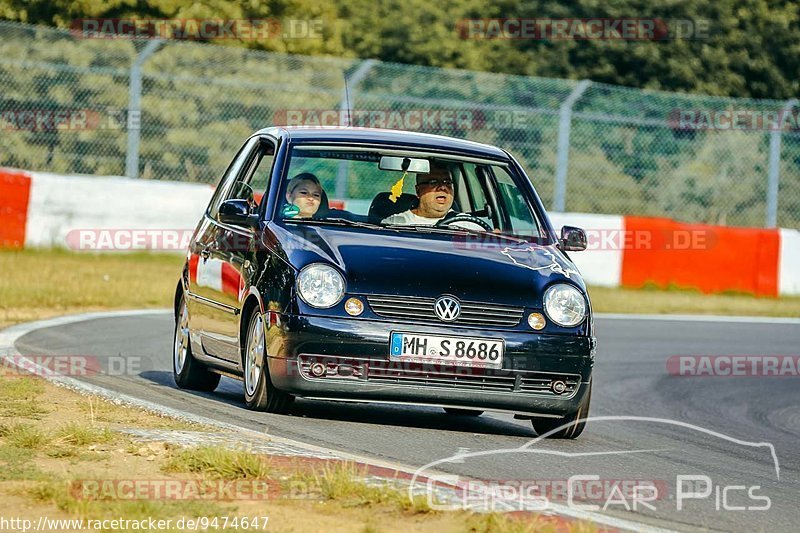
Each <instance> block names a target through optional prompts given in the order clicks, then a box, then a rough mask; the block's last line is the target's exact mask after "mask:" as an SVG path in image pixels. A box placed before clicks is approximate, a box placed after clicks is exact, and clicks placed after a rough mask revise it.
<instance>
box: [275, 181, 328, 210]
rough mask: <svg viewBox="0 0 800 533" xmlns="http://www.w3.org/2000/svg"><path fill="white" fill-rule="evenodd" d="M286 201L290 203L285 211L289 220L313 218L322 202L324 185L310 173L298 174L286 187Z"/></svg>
mask: <svg viewBox="0 0 800 533" xmlns="http://www.w3.org/2000/svg"><path fill="white" fill-rule="evenodd" d="M286 201H287V202H288V203H289V205H288V206H287V209H284V214H285V216H286V217H287V218H311V217H313V216H314V215H315V214H317V211H318V210H319V206H320V203H321V202H322V185H320V183H319V179H317V177H316V176H315V175H314V174H312V173H310V172H303V173H302V174H298V175H297V176H295V177H294V178H292V179H291V180H290V181H289V184H288V185H287V186H286ZM292 206H294V208H293V207H292Z"/></svg>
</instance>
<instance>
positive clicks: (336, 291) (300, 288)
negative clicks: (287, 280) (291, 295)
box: [297, 263, 344, 309]
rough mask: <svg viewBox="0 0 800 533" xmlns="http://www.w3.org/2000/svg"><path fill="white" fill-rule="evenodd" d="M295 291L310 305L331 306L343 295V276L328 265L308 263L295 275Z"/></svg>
mask: <svg viewBox="0 0 800 533" xmlns="http://www.w3.org/2000/svg"><path fill="white" fill-rule="evenodd" d="M297 293H298V294H299V295H300V298H302V299H303V301H304V302H305V303H307V304H308V305H310V306H311V307H319V308H323V309H324V308H328V307H333V306H334V305H336V304H337V303H339V300H341V299H342V296H344V278H342V275H341V274H339V272H338V271H337V270H336V269H335V268H333V267H330V266H328V265H324V264H322V263H314V264H311V265H308V266H307V267H305V268H304V269H303V270H301V271H300V274H298V276H297Z"/></svg>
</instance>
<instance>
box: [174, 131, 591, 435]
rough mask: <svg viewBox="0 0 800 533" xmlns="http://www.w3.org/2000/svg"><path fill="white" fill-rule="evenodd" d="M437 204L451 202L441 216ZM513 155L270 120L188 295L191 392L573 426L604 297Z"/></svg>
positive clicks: (441, 140) (231, 190)
mask: <svg viewBox="0 0 800 533" xmlns="http://www.w3.org/2000/svg"><path fill="white" fill-rule="evenodd" d="M440 215H441V216H440ZM585 248H586V235H585V233H584V232H583V231H582V230H581V229H579V228H573V227H567V226H565V227H563V228H562V229H561V232H560V234H558V235H556V234H555V232H554V230H553V227H552V226H551V223H550V221H549V220H548V217H547V215H546V213H545V209H544V207H543V205H542V202H541V200H540V199H539V197H538V195H537V194H536V191H535V189H534V187H533V185H532V183H531V181H530V180H529V179H528V177H527V176H526V175H525V172H524V171H523V169H522V168H521V166H520V165H519V164H518V163H517V161H516V160H515V159H514V158H513V157H512V156H511V155H510V154H509V153H508V152H506V151H504V150H501V149H499V148H496V147H493V146H488V145H484V144H478V143H475V142H469V141H465V140H458V139H453V138H448V137H442V136H436V135H427V134H421V133H411V132H403V131H389V130H376V129H350V128H302V127H297V128H289V127H286V128H278V127H275V128H268V129H264V130H261V131H259V132H257V133H255V134H254V135H252V136H251V137H250V138H249V139H248V140H247V141H246V142H245V143H244V146H243V147H242V148H241V149H240V150H239V152H238V154H236V156H235V157H234V158H233V161H232V162H231V164H230V166H229V167H228V169H227V171H226V172H225V173H224V175H223V176H222V179H221V181H220V182H219V185H218V186H217V188H216V190H215V192H214V194H213V197H212V199H211V202H210V204H209V205H208V209H207V210H206V212H205V213H204V214H203V216H202V218H201V220H200V221H199V223H198V225H197V228H196V230H195V232H194V235H193V238H192V240H191V244H190V247H189V250H188V253H187V257H186V263H185V267H184V269H183V273H182V275H181V278H180V281H179V283H178V284H177V290H176V293H175V299H174V309H175V337H174V350H173V369H174V377H175V381H176V383H177V385H178V386H179V387H182V388H187V389H195V390H204V391H213V390H214V389H215V388H216V387H217V385H218V383H219V380H220V376H221V375H226V376H230V377H234V378H237V379H240V380H242V381H243V382H244V399H245V403H246V405H247V407H248V408H250V409H256V410H265V411H269V412H274V413H286V412H288V410H289V409H290V405H291V402H292V400H293V399H294V397H297V396H299V397H306V398H314V399H325V400H346V401H357V402H389V403H396V404H407V405H409V406H414V405H426V406H438V407H441V408H444V410H445V411H447V412H448V413H450V414H452V415H456V416H477V415H480V414H481V413H482V412H483V411H486V410H489V411H501V412H510V413H513V414H515V415H516V416H517V417H518V418H523V419H530V420H531V421H532V424H533V427H534V430H535V431H536V432H537V433H539V434H543V433H550V435H549V436H551V437H556V438H575V437H577V436H578V435H579V434H580V433H581V432H582V431H583V428H584V423H583V418H585V417H586V416H587V415H588V410H589V403H590V398H591V388H592V366H593V361H594V353H595V345H596V343H595V337H594V331H593V329H594V327H593V322H592V313H591V306H590V302H589V297H588V294H587V291H586V287H585V285H584V282H583V280H582V279H581V276H580V274H579V272H578V270H577V268H576V267H575V265H574V264H573V263H572V261H571V260H570V258H569V256H568V255H567V252H569V251H579V250H583V249H585Z"/></svg>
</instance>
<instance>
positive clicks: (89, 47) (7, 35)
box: [0, 0, 800, 227]
mask: <svg viewBox="0 0 800 533" xmlns="http://www.w3.org/2000/svg"><path fill="white" fill-rule="evenodd" d="M606 4H608V3H601V2H597V1H596V0H580V1H578V2H577V3H573V4H571V5H569V6H567V5H562V4H561V3H556V2H546V1H539V2H534V3H525V4H524V5H523V4H522V3H520V2H512V1H506V2H500V3H496V4H493V5H491V6H486V5H484V4H483V3H478V2H477V0H464V1H461V2H452V1H445V2H440V3H431V2H423V1H421V0H410V1H405V2H399V1H397V0H390V1H388V2H381V3H372V2H368V1H367V0H354V1H352V2H344V0H336V1H335V2H333V3H328V4H325V5H316V4H314V3H313V2H310V0H294V1H281V2H275V1H269V2H265V3H242V4H231V3H226V2H221V1H207V2H203V3H195V4H189V3H184V2H178V1H175V0H161V1H150V2H144V1H141V2H130V1H120V0H117V1H111V2H107V3H104V4H100V3H95V2H76V1H74V0H56V1H54V2H40V1H34V2H23V1H22V0H0V17H5V18H8V19H13V20H24V21H30V22H40V23H46V24H54V25H58V26H61V27H68V26H70V23H71V21H72V20H74V19H78V18H81V17H107V18H112V17H113V18H120V17H138V18H143V17H152V18H161V17H167V18H204V17H210V18H229V19H233V18H275V19H280V20H289V19H310V18H319V19H322V20H323V22H324V24H323V32H322V36H321V37H318V38H309V39H282V38H275V39H267V40H263V41H247V40H246V41H236V40H222V41H217V42H215V43H213V44H202V43H193V42H176V41H171V42H169V43H167V44H165V45H164V46H162V47H161V48H160V49H159V50H158V51H157V52H156V53H155V54H154V55H153V56H152V57H151V58H150V59H149V60H148V61H147V62H146V64H145V65H144V69H143V90H142V116H141V144H140V166H139V175H140V177H142V178H146V179H167V180H180V181H194V182H202V183H209V184H213V183H216V182H217V181H218V180H219V178H220V176H221V175H222V173H223V172H224V170H225V168H226V167H227V165H228V163H229V162H230V159H231V157H232V156H233V154H235V153H236V151H237V150H238V148H239V147H240V146H241V143H242V141H243V140H244V139H245V138H246V137H247V136H248V135H249V134H250V133H251V132H253V131H255V130H257V129H260V128H262V127H265V126H269V125H273V124H282V123H285V119H286V115H287V110H288V111H291V110H295V111H300V112H303V111H306V110H336V109H338V108H339V105H340V101H341V99H342V85H343V84H342V79H343V74H348V75H352V74H353V73H354V72H355V70H356V69H357V68H358V67H359V66H360V65H361V64H362V62H361V61H360V60H356V59H352V57H356V56H358V57H376V58H380V59H382V60H384V61H398V62H405V63H414V64H415V65H416V66H410V65H402V64H398V63H391V62H379V63H376V64H374V65H373V66H372V67H371V69H369V70H368V71H366V73H365V75H364V77H363V78H362V79H361V80H360V81H359V82H355V83H354V84H351V87H350V93H351V102H352V105H353V108H354V109H355V110H357V111H364V110H367V111H371V110H378V111H380V112H395V113H397V114H399V115H400V116H407V115H408V114H409V113H411V112H441V111H444V112H458V113H465V114H466V116H468V117H469V120H467V121H466V122H465V123H456V124H448V125H442V124H439V125H435V126H433V127H425V128H419V129H422V130H423V131H426V132H430V133H441V134H445V135H450V136H455V137H462V138H467V139H471V140H475V141H479V142H485V143H490V144H497V145H499V146H501V147H503V148H505V149H507V150H509V151H510V152H511V153H513V154H514V156H515V157H517V158H518V159H519V161H520V163H521V164H522V166H523V167H524V168H525V169H526V170H527V171H528V173H529V175H530V176H531V179H532V180H533V182H534V185H535V186H536V188H537V190H538V192H539V194H540V195H541V196H542V198H543V200H544V203H545V205H546V206H548V207H550V206H552V199H553V190H554V175H555V168H556V147H557V135H558V123H559V108H560V106H561V104H562V103H563V102H564V100H565V99H566V98H567V97H568V95H569V94H570V92H571V91H572V90H573V88H574V87H575V85H576V81H574V80H576V79H579V78H591V79H592V80H594V83H593V84H592V85H591V87H590V88H589V89H588V90H587V91H586V92H585V93H584V94H583V96H582V97H581V98H580V100H578V102H577V104H576V105H575V108H574V113H573V118H572V124H573V128H572V136H571V139H570V152H569V153H570V164H569V172H568V188H567V192H568V194H567V206H566V208H567V210H569V211H587V212H603V213H623V214H643V215H661V216H670V217H673V218H677V219H680V220H687V221H700V222H710V223H727V224H732V225H750V226H760V225H763V223H764V217H765V209H764V205H765V198H766V188H767V187H766V175H767V168H768V161H767V155H768V145H769V135H768V133H767V132H764V131H756V132H737V131H707V130H698V131H681V130H676V129H675V128H674V127H672V126H671V125H670V123H669V119H670V116H671V113H673V112H674V111H675V110H703V111H710V112H720V111H724V110H751V111H756V112H762V111H776V110H778V109H780V108H781V107H782V106H783V105H784V104H783V101H779V100H754V99H748V100H741V99H739V100H735V99H731V98H727V97H723V96H700V95H694V96H692V95H687V94H685V93H682V92H680V91H699V92H704V93H708V94H711V95H730V94H735V95H754V96H759V97H762V96H772V97H776V98H786V97H789V96H792V95H796V94H798V92H800V90H799V89H798V87H799V86H798V83H800V82H799V81H798V79H797V77H796V73H797V72H798V71H800V64H798V61H799V59H798V58H800V54H797V52H798V51H800V37H798V36H799V35H800V32H799V31H798V20H797V17H798V14H797V13H796V12H794V11H792V9H791V6H790V5H789V4H788V3H787V2H781V3H778V4H775V3H770V4H769V5H768V4H767V3H765V2H760V1H756V0H742V1H739V2H731V1H729V0H725V1H722V2H716V3H711V2H702V3H700V4H697V3H693V4H692V5H691V6H689V5H686V4H685V3H670V4H669V5H664V6H660V5H654V6H651V5H649V4H645V3H642V2H635V1H632V0H626V1H625V2H623V3H621V4H620V3H613V4H608V5H606ZM795 11H796V10H795ZM590 16H591V17H631V16H637V17H660V18H664V19H675V18H684V19H689V18H693V19H708V20H709V21H710V33H711V35H710V38H709V39H705V40H671V41H633V42H631V41H525V40H518V41H515V40H479V39H461V38H460V36H459V34H458V32H457V31H456V26H457V24H458V22H459V21H461V20H462V19H465V18H487V17H538V18H543V17H590ZM0 35H2V39H0V79H2V80H3V81H2V88H3V91H2V92H0V112H2V111H4V110H9V109H10V110H19V109H29V110H47V109H56V110H59V109H62V110H63V109H68V110H78V111H82V110H85V111H87V112H88V114H89V119H88V126H87V127H86V128H77V129H72V130H46V131H28V130H25V129H22V130H14V129H5V130H4V131H2V135H0V164H2V165H5V166H11V167H19V168H26V169H31V170H45V171H52V172H61V173H85V174H99V175H122V174H123V173H124V172H125V155H126V151H127V141H128V130H127V119H128V117H127V115H126V113H127V111H126V108H127V106H128V84H129V79H128V76H129V70H130V66H131V63H132V61H133V59H134V58H135V56H136V54H137V52H138V51H140V50H141V49H142V47H143V45H144V43H143V42H141V41H131V40H126V39H78V38H75V37H74V36H73V35H71V34H70V33H69V32H65V31H59V30H54V29H46V28H42V27H33V26H22V25H19V24H12V23H2V22H0ZM219 45H223V46H219ZM265 51H266V52H265ZM270 51H277V52H293V53H300V54H311V55H304V56H300V55H285V54H273V53H267V52H270ZM323 56H338V57H336V58H334V57H323ZM348 56H349V57H350V58H348ZM425 65H428V66H425ZM434 67H458V68H462V69H473V70H454V69H441V68H434ZM481 70H483V71H494V72H506V73H510V74H492V73H489V72H480V71H481ZM535 75H536V76H556V77H560V78H566V79H548V78H542V77H533V76H535ZM599 82H607V83H616V84H625V85H632V86H639V87H644V88H648V89H658V90H657V91H656V90H646V91H642V90H638V89H631V88H625V87H620V86H615V85H609V84H604V83H599ZM662 90H671V91H678V92H663V91H662ZM404 114H405V115H404ZM0 118H1V117H0ZM367 125H375V124H367ZM412 129H413V128H412ZM323 177H324V176H323ZM356 178H358V176H356ZM329 179H332V176H329ZM361 181H366V180H361ZM361 181H359V180H358V179H355V180H351V181H350V190H349V191H348V193H349V195H350V197H351V198H368V197H369V196H370V195H371V194H372V191H369V190H366V189H364V188H361V189H359V188H358V187H359V183H360V182H361ZM331 186H332V184H331ZM326 188H327V183H326ZM779 198H780V201H779V216H778V222H779V224H780V225H782V226H784V227H796V226H800V132H798V131H794V132H785V133H784V135H783V147H782V159H781V184H780V196H779Z"/></svg>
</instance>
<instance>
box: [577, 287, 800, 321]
mask: <svg viewBox="0 0 800 533" xmlns="http://www.w3.org/2000/svg"><path fill="white" fill-rule="evenodd" d="M589 297H590V298H591V299H592V308H593V310H594V312H596V313H642V314H651V313H663V314H701V315H742V316H787V317H798V316H800V298H767V297H756V296H751V295H748V294H702V293H700V292H699V291H694V290H687V289H677V288H672V289H669V290H661V289H655V288H644V289H609V288H605V287H589Z"/></svg>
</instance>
